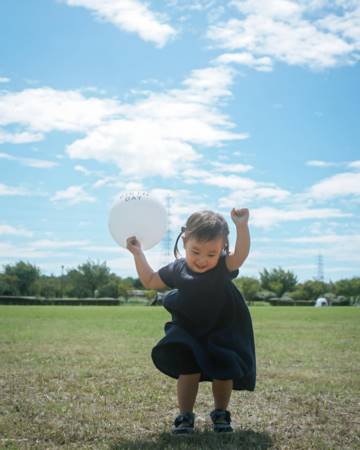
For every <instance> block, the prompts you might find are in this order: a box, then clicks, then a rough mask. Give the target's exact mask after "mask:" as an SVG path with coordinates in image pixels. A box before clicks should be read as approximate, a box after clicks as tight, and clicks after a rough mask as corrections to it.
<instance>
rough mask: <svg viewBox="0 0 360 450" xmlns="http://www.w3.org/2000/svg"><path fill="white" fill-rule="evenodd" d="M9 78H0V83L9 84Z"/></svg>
mask: <svg viewBox="0 0 360 450" xmlns="http://www.w3.org/2000/svg"><path fill="white" fill-rule="evenodd" d="M10 81H11V80H10V78H8V77H0V83H10Z"/></svg>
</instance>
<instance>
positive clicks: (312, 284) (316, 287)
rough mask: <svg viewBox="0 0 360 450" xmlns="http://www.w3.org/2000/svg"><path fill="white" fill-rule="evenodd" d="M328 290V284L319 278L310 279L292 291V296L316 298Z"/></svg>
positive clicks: (304, 298) (300, 298)
mask: <svg viewBox="0 0 360 450" xmlns="http://www.w3.org/2000/svg"><path fill="white" fill-rule="evenodd" d="M327 291H328V285H327V284H326V283H324V282H323V281H319V280H308V281H305V282H304V283H300V284H298V285H297V286H296V289H295V290H294V291H293V292H291V293H290V296H291V298H293V299H295V300H315V299H317V298H318V297H320V296H322V295H324V294H325V293H326V292H327Z"/></svg>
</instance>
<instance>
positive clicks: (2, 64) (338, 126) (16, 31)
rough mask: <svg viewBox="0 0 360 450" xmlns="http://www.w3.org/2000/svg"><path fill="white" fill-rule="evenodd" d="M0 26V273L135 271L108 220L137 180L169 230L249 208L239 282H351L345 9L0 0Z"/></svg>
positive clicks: (349, 34)
mask: <svg viewBox="0 0 360 450" xmlns="http://www.w3.org/2000/svg"><path fill="white" fill-rule="evenodd" d="M0 30H1V31H0V36H1V39H0V55H1V58H0V165H1V178H0V208H1V213H0V265H4V264H13V263H15V262H16V261H18V260H20V259H21V260H25V261H29V262H31V263H33V264H36V265H37V266H38V267H40V268H41V269H42V271H43V272H44V273H47V274H50V273H55V274H60V273H61V266H64V268H65V270H67V269H70V268H73V267H76V266H77V265H78V264H81V263H83V262H85V261H86V260H88V259H91V260H93V261H100V262H102V261H106V262H107V264H108V265H109V267H110V268H111V269H112V270H114V271H115V272H116V273H118V274H119V275H120V276H127V275H131V276H135V275H136V273H135V270H134V265H133V262H132V257H131V255H130V254H128V252H127V251H126V250H122V249H120V248H119V247H117V245H116V244H115V243H114V242H113V241H112V238H111V236H110V234H109V231H108V225H107V221H108V214H109V210H110V208H111V205H112V204H113V202H114V201H115V199H116V198H117V196H118V195H119V194H120V193H121V192H124V191H126V190H146V191H151V192H152V193H153V195H154V196H156V197H157V198H159V199H160V201H162V202H163V203H164V204H166V202H167V198H170V199H171V200H170V205H171V208H170V231H171V235H172V240H174V239H175V237H176V235H177V232H178V229H179V228H180V227H181V225H182V224H183V223H184V222H185V220H186V218H187V216H188V215H189V214H190V213H192V212H193V211H195V210H200V209H213V210H216V211H219V212H221V213H223V214H224V216H225V217H226V218H227V219H228V220H229V222H230V230H231V239H230V242H232V243H234V231H235V230H234V228H233V226H232V224H231V221H230V217H229V212H230V209H231V208H232V207H233V206H235V207H248V208H249V209H250V214H251V222H250V226H251V235H252V248H251V253H250V256H249V258H248V260H247V262H246V263H245V265H244V266H243V269H242V272H241V274H242V275H253V276H257V275H258V273H259V271H261V270H262V269H263V268H264V267H266V268H268V269H270V268H273V267H278V266H281V267H283V268H285V269H289V270H292V271H294V272H295V274H296V275H297V276H298V278H299V280H305V279H312V278H314V277H316V276H317V273H318V270H317V262H318V255H319V254H321V255H322V257H323V261H324V275H325V279H326V280H337V279H341V278H348V277H351V276H359V267H360V225H359V211H360V149H359V143H360V126H359V117H360V90H359V80H360V63H359V60H360V6H359V3H358V1H352V0H335V1H331V2H330V1H326V0H302V1H290V0H269V1H266V2H264V1H260V0H233V1H228V2H224V1H219V0H192V1H190V0H182V1H180V0H179V1H177V0H158V1H146V2H145V1H142V0H36V1H35V0H32V1H27V2H23V1H20V0H3V1H2V2H1V3H0ZM147 254H148V258H149V260H150V262H151V264H152V265H153V266H154V268H155V269H157V268H159V267H160V266H161V265H163V264H165V263H167V262H168V259H169V256H168V255H167V252H166V243H165V242H162V243H160V244H159V245H158V246H156V247H155V248H154V249H152V250H151V251H149V252H147Z"/></svg>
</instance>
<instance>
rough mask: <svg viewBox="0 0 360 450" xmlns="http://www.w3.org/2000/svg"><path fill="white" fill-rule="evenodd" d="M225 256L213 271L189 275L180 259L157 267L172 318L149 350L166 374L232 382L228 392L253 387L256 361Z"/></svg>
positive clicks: (247, 320)
mask: <svg viewBox="0 0 360 450" xmlns="http://www.w3.org/2000/svg"><path fill="white" fill-rule="evenodd" d="M237 274H238V270H237V271H235V272H229V271H228V269H227V267H226V264H225V255H223V256H221V257H220V258H219V262H218V264H217V266H216V267H214V268H213V269H211V270H209V271H207V272H204V273H197V272H193V271H192V270H191V269H190V268H189V267H188V266H187V264H186V260H185V259H184V258H182V259H178V260H175V261H174V262H172V263H171V264H169V265H167V266H165V267H163V268H161V269H160V270H159V275H160V278H161V279H162V281H163V282H164V283H165V284H166V285H167V286H169V287H170V288H176V289H174V290H172V291H171V292H169V293H168V294H167V296H166V297H165V299H164V306H165V308H166V309H167V310H168V311H169V312H170V313H171V316H172V320H171V322H167V323H166V324H165V337H164V338H163V339H161V340H160V341H159V342H158V343H157V345H156V346H155V347H154V348H153V349H152V353H151V357H152V359H153V362H154V364H155V366H156V367H157V368H158V369H159V370H160V371H161V372H163V373H165V374H166V375H169V376H171V377H173V378H178V377H179V375H181V374H189V373H200V374H201V378H200V381H211V380H214V379H217V380H228V379H232V380H233V389H236V390H249V391H253V390H254V389H255V379H256V361H255V345H254V334H253V328H252V322H251V317H250V313H249V310H248V308H247V306H246V303H245V301H244V299H243V297H242V295H241V293H240V291H239V290H238V289H237V288H236V286H235V285H234V284H233V283H232V281H231V280H232V279H233V278H235V277H236V276H237Z"/></svg>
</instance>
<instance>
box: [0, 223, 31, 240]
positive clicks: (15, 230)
mask: <svg viewBox="0 0 360 450" xmlns="http://www.w3.org/2000/svg"><path fill="white" fill-rule="evenodd" d="M0 235H12V236H24V237H31V236H32V235H33V232H32V231H30V230H27V229H26V228H19V227H13V226H11V225H5V224H0Z"/></svg>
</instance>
